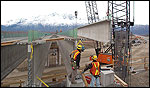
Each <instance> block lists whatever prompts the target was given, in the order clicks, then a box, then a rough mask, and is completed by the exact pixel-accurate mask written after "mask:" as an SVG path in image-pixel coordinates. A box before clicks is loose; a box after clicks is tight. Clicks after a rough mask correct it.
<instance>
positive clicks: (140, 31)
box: [130, 25, 149, 35]
mask: <svg viewBox="0 0 150 88" xmlns="http://www.w3.org/2000/svg"><path fill="white" fill-rule="evenodd" d="M130 30H131V32H132V33H133V34H137V35H149V25H134V26H133V27H131V28H130Z"/></svg>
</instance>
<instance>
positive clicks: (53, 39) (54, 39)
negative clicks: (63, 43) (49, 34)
mask: <svg viewBox="0 0 150 88" xmlns="http://www.w3.org/2000/svg"><path fill="white" fill-rule="evenodd" d="M56 40H64V38H52V39H45V41H46V42H48V41H56Z"/></svg>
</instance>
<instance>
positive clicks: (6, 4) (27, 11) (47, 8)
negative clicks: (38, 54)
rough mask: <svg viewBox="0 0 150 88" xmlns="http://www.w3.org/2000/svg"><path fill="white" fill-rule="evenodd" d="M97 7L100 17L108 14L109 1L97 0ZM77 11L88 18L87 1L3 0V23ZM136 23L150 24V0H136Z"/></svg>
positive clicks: (84, 17) (81, 16)
mask: <svg viewBox="0 0 150 88" xmlns="http://www.w3.org/2000/svg"><path fill="white" fill-rule="evenodd" d="M131 5H133V4H132V3H131ZM97 8H98V13H99V18H100V19H101V18H103V17H104V16H106V11H107V1H97ZM131 8H133V6H131ZM75 11H78V17H79V18H82V19H87V14H86V7H85V1H1V24H5V23H6V22H7V21H9V20H15V19H19V18H28V17H32V16H38V15H48V14H50V13H53V12H56V13H60V14H61V13H68V14H73V15H74V12H75ZM132 13H133V12H131V16H132ZM131 18H132V17H131ZM131 20H132V19H131ZM135 24H144V25H145V24H148V25H149V1H135Z"/></svg>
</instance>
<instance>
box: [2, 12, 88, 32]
mask: <svg viewBox="0 0 150 88" xmlns="http://www.w3.org/2000/svg"><path fill="white" fill-rule="evenodd" d="M76 20H77V22H76ZM85 24H87V23H86V20H85V19H81V18H78V19H76V18H75V16H73V15H72V14H58V13H56V12H54V13H51V14H48V15H39V16H35V17H33V16H32V17H29V18H20V19H16V20H10V21H7V23H5V24H4V25H1V30H2V31H28V30H31V29H32V30H42V31H50V32H55V31H56V30H60V29H61V30H62V31H63V30H69V29H74V28H77V27H80V26H83V25H85Z"/></svg>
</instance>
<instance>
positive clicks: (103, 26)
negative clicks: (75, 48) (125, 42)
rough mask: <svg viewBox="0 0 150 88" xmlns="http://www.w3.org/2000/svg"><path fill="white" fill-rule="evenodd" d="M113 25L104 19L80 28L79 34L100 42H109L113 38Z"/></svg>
mask: <svg viewBox="0 0 150 88" xmlns="http://www.w3.org/2000/svg"><path fill="white" fill-rule="evenodd" d="M110 34H111V25H110V21H109V20H104V21H100V22H96V23H93V24H89V25H86V26H83V27H80V28H78V32H77V35H78V36H81V37H86V38H89V39H93V40H96V41H100V42H109V41H110V39H111V36H110Z"/></svg>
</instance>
